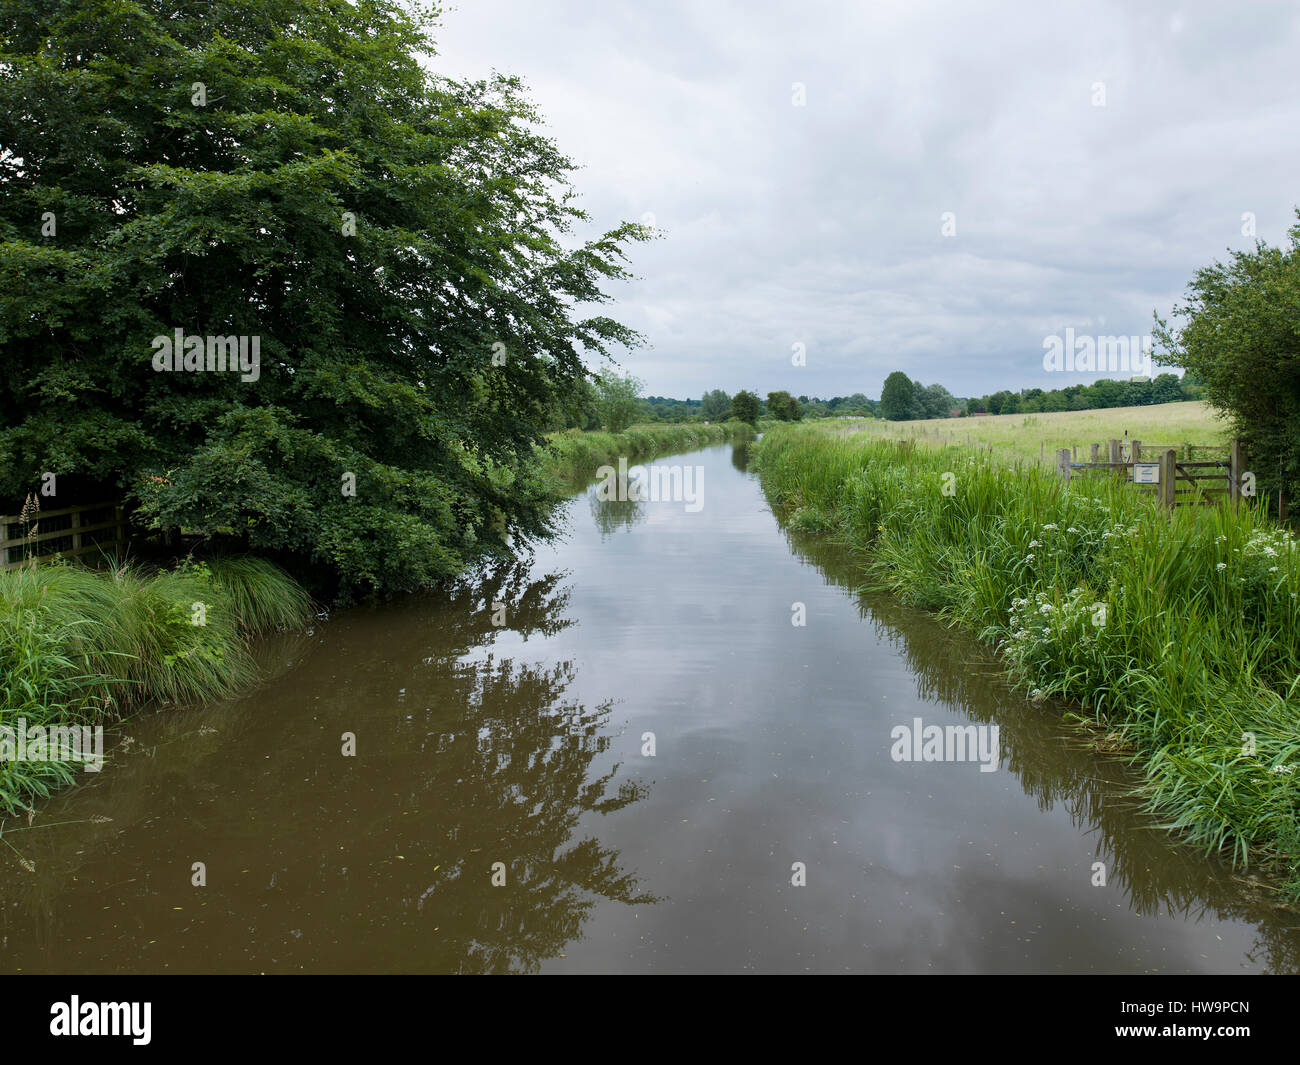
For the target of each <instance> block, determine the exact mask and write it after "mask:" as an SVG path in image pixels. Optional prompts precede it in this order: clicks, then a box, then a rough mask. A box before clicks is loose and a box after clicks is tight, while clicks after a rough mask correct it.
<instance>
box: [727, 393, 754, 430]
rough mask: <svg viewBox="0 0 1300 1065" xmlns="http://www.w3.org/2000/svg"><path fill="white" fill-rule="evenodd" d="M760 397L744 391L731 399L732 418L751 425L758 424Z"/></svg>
mask: <svg viewBox="0 0 1300 1065" xmlns="http://www.w3.org/2000/svg"><path fill="white" fill-rule="evenodd" d="M758 406H759V403H758V396H756V395H755V394H754V393H753V392H750V391H748V390H744V389H742V390H741V391H739V392H737V393H736V394H735V395H734V396H732V397H731V416H732V417H733V418H735V419H736V420H737V421H741V422H746V423H747V424H749V425H757V424H758Z"/></svg>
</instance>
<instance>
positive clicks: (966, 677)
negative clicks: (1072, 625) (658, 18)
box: [0, 446, 1300, 973]
mask: <svg viewBox="0 0 1300 1065" xmlns="http://www.w3.org/2000/svg"><path fill="white" fill-rule="evenodd" d="M654 462H655V464H656V465H671V464H678V465H685V464H689V465H692V466H699V467H701V468H702V469H703V471H704V480H703V497H702V499H703V504H704V505H703V506H702V507H701V508H699V509H696V510H692V509H688V505H686V504H684V503H682V502H676V503H674V502H671V501H658V502H636V501H609V502H602V501H600V500H598V499H597V498H596V495H595V490H594V488H591V489H587V490H584V491H581V492H579V493H577V494H576V495H575V496H574V497H573V498H572V499H571V500H570V501H569V503H568V504H567V510H568V518H569V520H568V534H567V535H566V536H565V537H564V538H562V539H560V540H558V541H556V542H554V543H551V544H547V545H543V546H541V547H540V548H538V549H537V550H536V552H535V553H534V555H533V556H532V557H530V558H529V559H527V560H526V561H524V562H520V563H519V564H516V565H514V566H511V567H507V568H504V569H500V570H497V571H494V572H490V573H486V574H481V575H478V576H476V577H475V578H474V579H473V580H471V581H466V582H465V583H463V584H461V585H459V586H457V587H456V588H455V589H453V590H452V591H451V592H450V593H449V594H448V593H442V594H438V595H429V596H423V597H415V598H410V599H406V600H403V601H401V602H399V603H396V604H388V605H383V606H377V607H367V608H356V609H349V610H345V611H340V612H337V613H336V614H335V615H334V616H333V617H332V618H331V619H330V620H329V621H328V622H326V623H324V624H321V625H319V626H318V627H316V629H315V630H314V631H313V632H311V633H310V634H309V635H306V636H302V635H299V636H296V637H288V638H284V639H282V640H279V641H276V642H274V643H271V644H268V645H267V646H266V647H265V648H264V649H263V656H264V658H265V660H266V664H267V668H268V678H269V679H268V680H267V681H266V683H265V684H264V685H262V686H261V687H259V688H258V689H257V690H256V691H255V692H253V693H251V694H249V695H248V696H246V697H244V698H240V699H237V700H232V701H230V702H226V703H222V704H219V705H214V706H207V707H202V708H195V709H189V710H172V711H168V712H165V713H159V714H151V715H147V716H144V717H140V718H137V719H135V720H134V721H132V722H130V723H129V724H128V726H127V727H126V728H125V729H124V730H123V735H125V736H129V737H130V739H131V741H132V742H131V743H130V744H129V745H127V747H126V748H125V749H123V748H121V747H119V748H118V749H117V750H116V751H115V753H114V756H113V760H112V762H111V763H110V764H109V765H108V766H106V767H105V770H104V771H103V773H101V774H100V775H99V776H97V777H94V778H93V779H91V778H89V777H88V778H87V779H90V783H88V784H87V785H84V786H82V787H79V788H77V789H75V790H73V791H69V792H65V793H63V794H61V795H59V796H57V797H56V798H55V799H54V800H52V801H51V802H49V803H48V804H46V805H45V806H44V808H43V809H42V810H41V811H40V812H39V816H38V817H37V818H36V819H35V821H34V822H33V824H32V825H31V826H30V827H28V826H27V825H26V824H25V822H17V823H16V822H13V821H10V822H9V823H7V824H6V825H5V827H4V836H3V839H4V841H5V843H7V844H8V846H0V851H3V854H0V900H3V903H2V905H0V957H2V958H3V968H4V969H5V970H6V971H9V972H65V973H74V972H75V973H81V972H86V973H101V972H103V973H110V972H289V971H305V972H489V971H490V972H505V971H525V972H536V971H541V972H593V971H594V972H740V971H756V972H899V973H916V972H964V973H988V972H995V973H1002V972H1165V973H1169V972H1240V971H1255V972H1263V971H1269V972H1295V971H1297V969H1298V968H1300V928H1298V927H1297V925H1298V924H1300V921H1297V918H1296V915H1295V914H1294V913H1293V912H1289V911H1287V910H1285V909H1283V908H1280V907H1277V906H1276V905H1275V904H1273V902H1271V901H1270V896H1269V895H1268V894H1267V893H1265V892H1262V891H1260V890H1258V889H1257V888H1255V887H1252V885H1251V884H1250V883H1249V882H1247V879H1243V877H1242V876H1241V875H1240V874H1234V872H1233V871H1232V870H1231V869H1229V868H1226V867H1225V866H1224V865H1222V864H1219V863H1217V862H1215V861H1210V860H1207V859H1205V858H1204V857H1202V856H1201V855H1199V854H1197V853H1195V852H1192V851H1190V850H1187V849H1185V848H1182V847H1179V846H1177V845H1176V844H1174V843H1172V842H1171V841H1170V840H1169V838H1168V837H1167V836H1166V835H1165V834H1164V833H1163V832H1161V831H1160V830H1159V829H1158V827H1156V826H1155V825H1154V824H1153V823H1152V822H1151V821H1150V820H1149V819H1148V818H1146V817H1144V816H1143V815H1142V814H1141V812H1140V811H1139V810H1138V809H1137V806H1136V804H1135V802H1134V801H1133V800H1132V798H1131V797H1130V791H1131V785H1132V777H1131V775H1130V774H1129V772H1128V770H1127V769H1126V767H1125V766H1124V764H1123V763H1122V762H1119V761H1116V760H1114V759H1107V758H1104V757H1101V756H1099V755H1097V754H1095V753H1092V752H1091V751H1089V750H1088V749H1087V748H1086V747H1085V746H1084V745H1083V744H1082V743H1080V742H1079V739H1078V734H1077V733H1076V732H1074V731H1073V730H1072V729H1071V728H1070V727H1068V726H1067V725H1065V724H1063V723H1062V721H1061V713H1060V711H1061V708H1060V707H1052V706H1034V705H1031V704H1030V703H1029V702H1028V701H1027V700H1026V699H1025V697H1024V696H1023V695H1021V694H1019V693H1016V692H1014V691H1012V690H1011V689H1010V687H1009V686H1008V685H1007V683H1006V682H1005V681H1004V680H1003V679H1002V678H1001V675H1000V672H999V670H998V668H997V665H996V663H995V662H994V661H993V660H992V659H991V657H990V656H989V654H988V652H987V651H986V650H985V649H984V648H982V647H981V646H980V645H979V644H978V642H977V641H975V640H974V639H973V638H971V637H970V636H968V635H966V634H963V633H960V632H955V631H953V630H951V629H948V628H946V627H945V626H943V625H941V624H940V623H938V622H937V621H935V620H934V619H933V618H932V617H929V616H927V615H926V614H924V613H921V612H919V611H915V610H911V609H909V608H906V607H904V606H902V605H900V604H899V603H898V602H896V601H894V600H893V599H891V598H890V597H888V596H882V595H874V594H860V593H858V592H856V591H855V584H856V583H857V578H856V577H855V567H854V560H853V558H852V557H850V556H849V555H848V554H847V553H846V552H845V551H844V550H842V549H838V548H836V547H834V546H832V545H826V544H823V543H819V542H818V541H817V540H815V539H805V538H801V537H795V536H791V535H790V534H788V533H787V532H786V531H784V530H783V529H782V527H781V525H780V524H779V523H778V521H777V520H776V518H775V517H774V516H773V515H772V513H771V512H770V510H769V509H768V508H767V506H766V505H765V503H764V501H763V497H762V494H761V492H760V490H759V486H758V484H757V481H756V480H755V479H754V478H753V476H752V475H749V474H747V473H746V472H745V449H744V447H743V446H736V447H731V446H724V447H715V448H711V449H708V450H705V451H700V452H696V453H693V454H691V455H689V456H677V457H673V458H659V459H656V460H654ZM494 604H503V605H504V608H505V609H504V621H505V624H504V625H494V624H493V621H494V614H495V620H496V621H501V620H502V615H501V611H500V609H499V608H497V609H495V610H494ZM795 604H802V605H803V613H804V620H805V624H804V625H802V626H798V625H794V624H792V620H793V619H795V618H796V616H797V607H796V606H795ZM918 718H919V719H920V720H921V722H922V726H921V727H922V728H924V727H926V726H931V725H937V726H940V727H941V728H946V727H947V726H962V727H965V726H972V725H973V726H976V728H985V729H991V728H992V726H997V728H998V749H999V753H1000V758H999V762H998V768H997V769H996V770H994V771H981V766H980V764H979V763H978V762H977V761H970V760H966V761H956V760H954V761H913V762H907V761H896V760H895V759H894V757H893V756H892V754H891V752H894V753H897V752H896V748H897V747H898V744H899V742H900V741H899V740H898V739H897V738H896V735H895V734H894V730H895V729H896V728H898V727H903V728H906V729H909V730H910V729H911V728H912V727H913V722H914V721H915V720H916V719H918ZM345 733H351V734H353V735H355V737H356V740H355V743H356V754H355V757H345V756H344V755H343V753H342V749H343V746H344V742H345V741H344V734H345ZM963 735H971V734H970V733H963ZM984 735H985V738H986V739H987V738H988V737H990V736H991V732H985V733H984ZM651 740H653V745H654V746H653V755H649V754H648V753H647V751H648V749H649V748H648V744H649V743H650V742H651ZM952 753H953V754H954V755H957V754H960V753H961V752H960V751H959V750H954V751H953V752H952ZM93 817H108V818H111V821H108V822H100V823H96V822H92V821H91V820H90V819H91V818H93ZM20 856H21V857H22V858H25V859H26V860H27V861H29V862H32V863H34V865H35V872H29V871H27V870H26V869H24V868H23V867H22V866H21V865H20V864H19V858H20ZM196 862H201V863H203V865H204V869H205V871H206V885H205V886H195V885H194V883H193V881H194V879H195V875H196V874H195V871H194V869H195V865H194V863H196ZM1096 863H1102V865H1101V868H1102V869H1104V873H1105V884H1104V885H1102V884H1100V883H1098V881H1099V880H1100V877H1099V875H1098V868H1099V867H1098V866H1097V864H1096ZM502 881H504V882H503V883H502ZM797 882H798V883H797Z"/></svg>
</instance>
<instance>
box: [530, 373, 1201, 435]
mask: <svg viewBox="0 0 1300 1065" xmlns="http://www.w3.org/2000/svg"><path fill="white" fill-rule="evenodd" d="M742 397H743V398H742ZM1203 398H1205V388H1204V386H1203V385H1202V384H1201V382H1200V380H1199V379H1198V378H1197V377H1196V376H1195V375H1194V374H1193V373H1192V372H1190V371H1189V372H1188V373H1186V374H1185V375H1184V376H1183V377H1182V378H1179V377H1178V375H1176V374H1172V373H1163V374H1160V375H1159V376H1158V377H1156V378H1154V379H1147V378H1139V379H1136V380H1132V381H1112V380H1108V379H1107V380H1101V381H1096V382H1094V383H1093V384H1091V385H1083V384H1078V385H1069V386H1067V387H1065V388H1056V389H1052V390H1050V391H1045V390H1044V389H1041V388H1025V389H1021V390H1020V391H1011V390H1010V389H1002V390H1000V391H998V392H993V393H991V394H988V395H984V396H975V397H969V398H965V397H959V396H954V395H953V394H952V393H951V392H949V391H948V389H946V388H944V386H943V385H940V384H932V385H925V384H922V383H921V382H920V381H913V380H911V379H910V378H909V377H908V376H907V374H905V373H903V371H902V370H895V371H894V372H893V373H891V374H890V375H889V376H888V377H887V378H885V383H884V387H883V388H882V389H881V392H880V399H879V401H877V400H873V399H869V398H868V397H867V396H865V395H863V394H862V393H861V392H855V393H854V394H853V395H851V396H835V397H833V398H831V399H825V400H823V399H818V398H817V397H815V396H812V397H810V396H793V395H791V394H790V393H789V392H786V391H777V392H769V393H768V394H767V399H766V400H763V399H760V398H759V397H758V396H757V395H756V394H755V393H752V392H738V393H737V394H736V395H735V396H730V395H728V394H727V393H726V392H724V391H723V390H722V389H720V388H715V389H713V390H712V391H709V392H705V393H704V396H703V397H702V398H701V399H698V400H695V399H671V398H669V397H667V396H642V395H641V382H639V381H637V380H636V378H634V377H630V376H625V377H620V376H618V375H614V374H608V373H605V374H597V375H596V376H595V377H594V378H593V379H592V380H591V381H588V382H584V383H583V385H582V386H581V387H580V388H579V389H577V391H576V392H575V393H574V395H573V396H572V397H571V398H570V401H569V402H568V403H567V404H563V405H561V406H560V408H559V409H558V410H557V420H556V427H557V428H579V429H610V430H611V431H613V432H619V431H621V430H622V429H625V428H627V426H629V425H632V424H634V423H640V424H645V423H647V422H695V421H704V422H722V421H727V420H728V419H730V418H738V419H740V420H741V421H747V422H751V423H757V421H758V420H759V419H760V418H775V419H777V420H778V421H801V420H803V419H805V418H837V417H855V418H884V419H886V420H887V421H896V422H905V421H919V420H922V419H925V418H952V417H966V416H967V415H969V414H1037V413H1042V412H1051V411H1073V410H1097V409H1101V408H1104V407H1140V406H1147V405H1150V404H1154V403H1179V402H1182V401H1184V400H1195V399H1203ZM737 401H739V407H737Z"/></svg>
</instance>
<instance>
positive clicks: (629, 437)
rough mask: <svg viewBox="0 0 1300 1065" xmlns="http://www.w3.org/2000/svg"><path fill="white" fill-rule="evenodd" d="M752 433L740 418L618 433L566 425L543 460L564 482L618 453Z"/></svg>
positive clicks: (686, 447) (689, 446)
mask: <svg viewBox="0 0 1300 1065" xmlns="http://www.w3.org/2000/svg"><path fill="white" fill-rule="evenodd" d="M753 435H754V430H753V427H752V426H749V425H746V424H745V423H744V422H720V423H716V424H713V425H704V424H702V423H692V424H684V425H634V426H632V427H631V428H629V429H627V430H626V431H624V432H621V433H605V432H582V431H580V430H577V429H566V430H564V431H563V432H559V433H555V434H553V435H552V436H551V437H550V448H549V449H548V450H547V452H546V454H545V457H544V459H543V461H544V464H545V466H546V469H547V471H548V472H549V473H550V474H551V476H553V477H554V478H555V479H556V480H557V481H559V482H560V483H561V484H564V485H568V484H571V483H572V482H574V481H583V482H586V481H588V480H591V479H592V478H594V477H595V476H596V470H597V469H599V468H600V467H601V466H604V465H616V464H617V463H618V460H619V458H620V457H624V458H626V459H628V461H629V462H631V461H633V460H636V459H644V458H650V457H652V456H654V455H672V454H676V453H677V452H681V451H691V450H693V449H695V448H701V447H707V446H708V445H710V444H721V443H725V442H726V441H728V440H749V439H751V438H752V437H753Z"/></svg>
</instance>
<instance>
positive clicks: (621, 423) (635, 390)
mask: <svg viewBox="0 0 1300 1065" xmlns="http://www.w3.org/2000/svg"><path fill="white" fill-rule="evenodd" d="M644 387H645V386H644V385H643V384H642V383H641V382H640V381H639V380H637V378H635V377H633V376H632V375H631V374H616V373H613V372H611V371H607V372H605V373H602V374H600V375H599V376H598V377H597V378H596V410H597V412H598V413H599V415H600V422H601V424H602V425H603V426H604V427H605V428H606V429H608V430H609V431H610V432H611V433H621V432H622V431H623V430H624V429H626V428H627V427H628V426H629V425H631V424H632V423H633V422H634V421H636V418H637V415H638V414H640V413H641V390H642V388H644Z"/></svg>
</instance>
